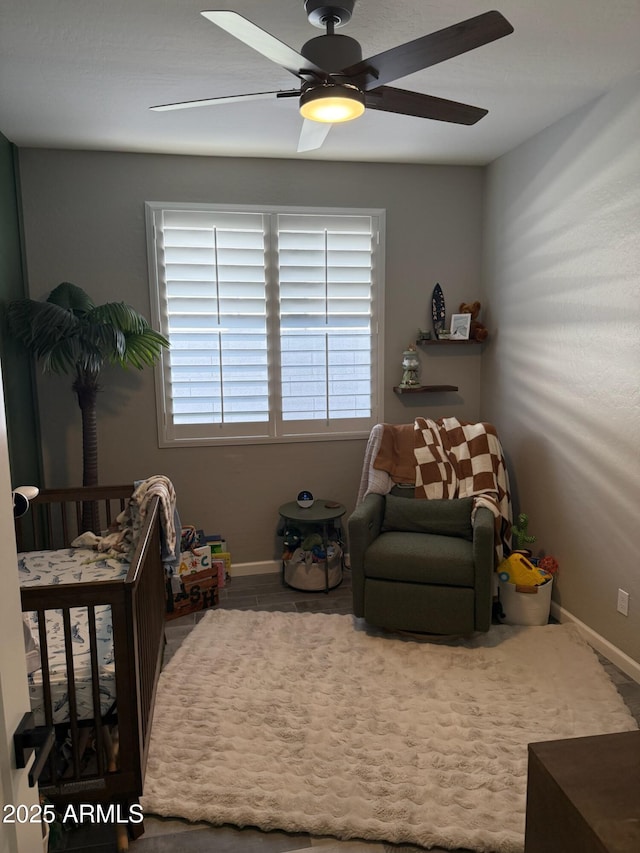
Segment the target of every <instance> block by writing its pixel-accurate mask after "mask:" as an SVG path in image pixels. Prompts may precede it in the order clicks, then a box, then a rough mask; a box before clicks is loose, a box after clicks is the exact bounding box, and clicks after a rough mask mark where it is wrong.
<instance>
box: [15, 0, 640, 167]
mask: <svg viewBox="0 0 640 853" xmlns="http://www.w3.org/2000/svg"><path fill="white" fill-rule="evenodd" d="M207 2H208V0H55V2H54V0H2V2H1V3H0V132H2V133H3V134H4V135H5V136H6V137H7V138H8V139H10V140H11V141H12V142H13V143H15V144H16V145H18V146H20V147H25V146H34V147H53V148H84V149H100V150H120V151H122V150H126V151H145V152H166V153H181V154H205V155H221V156H225V155H234V156H261V157H298V158H301V159H303V158H304V159H311V160H318V159H320V160H327V159H328V160H362V161H389V162H412V163H435V162H437V163H469V164H484V163H488V162H491V161H492V160H494V159H495V158H496V157H498V156H500V155H501V154H503V153H505V152H506V151H509V150H510V149H512V148H513V147H515V146H516V145H518V144H519V143H520V142H522V141H523V140H525V139H527V138H529V137H530V136H532V135H533V134H535V133H536V132H538V131H539V130H542V129H543V128H544V127H547V126H548V125H549V124H552V123H553V122H554V121H556V120H557V119H558V118H560V117H562V116H563V115H566V114H568V113H569V112H571V111H573V110H574V109H576V108H577V107H579V106H581V105H583V104H585V103H587V102H588V101H590V100H592V99H594V98H596V97H598V96H599V95H601V94H603V93H604V92H605V91H607V90H608V89H609V88H610V87H611V86H612V85H613V84H614V83H615V82H616V81H617V80H619V79H621V78H623V77H626V76H627V75H629V74H631V73H634V72H637V71H638V69H639V68H640V0H495V2H492V0H357V1H356V7H355V11H354V15H353V19H352V21H351V23H350V24H349V25H348V26H347V27H345V28H344V29H341V30H340V31H339V32H340V33H342V34H344V35H349V36H351V37H352V38H355V39H357V40H358V41H359V42H360V43H361V45H362V49H363V55H364V56H365V57H366V56H371V55H373V54H376V53H379V52H380V51H382V50H386V49H388V48H391V47H394V46H396V45H398V44H401V43H404V42H405V41H410V40H412V39H414V38H417V37H418V36H421V35H424V34H426V33H430V32H433V31H435V30H439V29H442V28H443V27H447V26H450V25H451V24H455V23H457V22H459V21H461V20H464V19H466V18H470V17H472V16H474V15H477V14H480V13H481V12H486V11H489V10H490V9H492V8H495V9H497V10H498V11H500V12H501V13H502V14H503V15H504V16H505V17H506V18H507V19H508V20H509V21H510V22H511V24H512V25H513V27H514V29H515V32H514V33H513V34H512V35H509V36H507V37H505V38H503V39H500V40H498V41H496V42H493V43H491V44H489V45H485V46H484V47H481V48H478V49H477V50H474V51H472V52H469V53H467V54H464V55H462V56H460V57H457V58H455V59H451V60H448V61H447V62H444V63H441V64H440V65H436V66H434V67H432V68H429V69H427V70H425V71H422V72H419V73H417V74H413V75H411V76H410V77H406V78H404V79H403V80H402V81H397V82H394V84H392V85H397V86H398V87H400V88H403V89H411V90H414V91H417V92H424V93H428V94H432V95H437V96H440V97H443V98H450V99H452V100H459V101H463V102H465V103H468V104H473V105H476V106H480V107H484V108H487V109H488V110H489V115H487V116H486V117H485V118H483V119H482V120H481V121H480V122H479V123H478V124H477V125H475V126H473V127H464V126H459V125H450V124H445V123H441V122H434V121H428V120H425V119H420V118H411V117H407V116H402V115H392V114H386V113H381V112H377V111H372V110H369V111H367V112H366V113H365V115H364V116H363V117H362V118H360V119H358V120H356V121H353V122H349V123H347V124H344V125H340V126H334V127H333V129H332V130H331V133H330V134H329V136H328V138H327V141H326V142H325V144H324V145H323V147H322V148H321V149H320V150H319V151H314V152H309V153H305V154H296V147H297V142H298V136H299V132H300V127H301V118H300V116H299V114H298V112H297V102H296V99H295V98H291V99H284V100H279V101H278V100H276V101H249V102H246V103H234V104H225V105H224V106H220V105H217V106H210V107H203V108H199V109H191V110H179V111H177V112H160V113H158V112H151V111H150V110H149V109H148V107H149V106H151V105H154V104H159V103H160V104H162V103H167V102H175V101H183V100H194V99H199V98H209V97H215V96H219V95H236V94H241V93H245V92H259V91H265V90H278V89H291V88H296V86H297V82H296V79H295V78H294V77H293V76H292V75H291V74H289V73H288V72H287V71H285V70H283V69H281V68H279V66H277V65H274V64H273V63H271V62H270V61H269V60H267V59H265V58H264V57H262V56H261V55H259V54H257V53H255V52H254V51H253V50H251V49H250V48H248V47H246V46H244V45H243V44H241V43H240V42H238V41H237V40H236V39H234V38H233V37H231V36H230V35H228V34H226V33H225V32H223V31H222V30H220V29H219V28H218V27H216V26H214V25H213V24H211V23H210V22H209V21H207V20H206V19H205V18H203V17H202V16H201V15H200V14H199V13H200V10H201V9H203V8H206V9H231V10H233V11H236V12H239V13H240V14H242V15H244V16H245V17H247V18H249V19H250V20H252V21H253V22H254V23H256V24H257V25H258V26H260V27H262V28H263V29H266V30H268V31H269V32H271V33H273V34H274V35H275V36H277V38H279V39H280V40H281V41H284V42H286V43H287V44H288V45H290V46H291V47H293V48H295V49H296V50H300V48H301V47H302V45H303V43H304V42H305V41H307V40H308V39H310V38H313V37H314V36H318V35H320V34H321V30H319V29H317V28H315V27H312V26H311V25H310V24H309V22H308V21H307V18H306V14H305V12H304V9H303V2H302V0H227V2H219V0H211V3H210V5H207ZM639 82H640V81H639Z"/></svg>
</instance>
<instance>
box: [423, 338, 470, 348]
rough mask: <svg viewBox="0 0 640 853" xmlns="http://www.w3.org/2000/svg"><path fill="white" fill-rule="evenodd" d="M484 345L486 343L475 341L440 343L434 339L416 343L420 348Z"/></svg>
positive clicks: (445, 341)
mask: <svg viewBox="0 0 640 853" xmlns="http://www.w3.org/2000/svg"><path fill="white" fill-rule="evenodd" d="M483 343H484V341H474V340H469V341H447V340H444V341H439V340H437V339H435V338H432V339H431V340H426V341H421V340H417V341H416V344H417V345H418V346H421V347H459V346H469V345H473V344H475V345H476V346H477V345H478V344H483Z"/></svg>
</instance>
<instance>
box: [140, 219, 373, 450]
mask: <svg viewBox="0 0 640 853" xmlns="http://www.w3.org/2000/svg"><path fill="white" fill-rule="evenodd" d="M172 210H173V211H195V212H198V211H204V212H214V213H215V212H219V213H257V214H261V215H264V216H265V217H267V233H268V236H267V240H268V241H270V246H271V247H273V245H274V243H275V241H274V237H273V233H272V231H273V227H274V226H273V223H274V222H275V221H276V217H277V216H278V215H283V214H302V215H311V216H327V217H331V216H334V217H335V216H345V217H346V216H367V217H371V219H372V223H373V230H374V236H373V249H372V255H373V263H372V270H371V276H372V282H371V314H372V318H371V377H370V381H371V399H372V406H371V413H370V416H369V417H368V418H358V419H335V418H333V419H330V420H327V421H322V420H309V421H305V422H302V423H301V424H300V427H301V428H300V430H299V431H290V432H288V433H287V434H281V430H282V429H283V421H282V405H281V400H280V393H279V377H280V353H279V346H273V347H272V343H273V341H274V340H275V341H277V340H278V330H279V318H278V308H277V293H276V291H277V281H278V275H277V270H276V264H275V262H274V258H273V253H272V252H271V251H270V250H269V246H268V247H267V256H266V258H265V266H266V268H267V270H268V273H267V275H270V276H272V278H273V282H272V283H271V284H267V299H268V308H267V327H268V336H269V339H270V340H269V356H268V360H269V366H268V370H269V386H270V390H269V410H270V415H272V416H271V417H270V418H269V422H268V423H266V424H242V423H241V424H234V425H229V424H223V425H219V424H212V423H207V424H198V425H193V424H192V425H189V427H188V428H187V427H180V426H179V425H178V426H176V425H174V423H173V417H172V414H171V412H172V401H171V397H170V394H169V392H168V389H169V387H170V382H171V373H170V362H169V354H168V352H167V351H166V350H163V353H162V356H161V358H160V359H159V361H158V363H157V365H156V368H155V388H156V411H157V423H158V443H159V446H160V447H179V446H185V447H192V446H210V445H234V444H269V443H287V442H304V441H318V440H323V441H324V440H346V439H354V438H364V437H367V436H368V435H369V433H370V431H371V428H372V427H373V426H374V425H375V424H376V423H380V422H382V421H383V420H384V412H383V400H384V395H383V365H384V272H385V252H384V249H385V211H384V209H381V208H333V207H332V208H324V207H291V206H280V205H278V206H271V205H223V204H203V203H183V202H146V203H145V219H146V233H147V254H148V267H149V288H150V300H151V317H152V323H153V326H154V328H156V329H158V330H159V331H161V332H162V333H163V334H164V335H165V336H167V337H168V312H167V300H166V296H165V292H164V286H163V283H162V282H163V277H162V273H161V267H162V261H161V256H162V250H161V247H160V246H158V245H157V239H156V236H157V230H158V229H157V223H158V222H160V221H161V218H162V215H163V213H164V212H165V211H172ZM274 270H275V272H274ZM274 305H275V309H274ZM274 315H275V316H274ZM274 323H275V326H274ZM296 423H297V422H296ZM263 427H264V429H262V428H263ZM231 430H233V431H234V434H230V431H231Z"/></svg>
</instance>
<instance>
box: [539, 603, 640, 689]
mask: <svg viewBox="0 0 640 853" xmlns="http://www.w3.org/2000/svg"><path fill="white" fill-rule="evenodd" d="M551 615H552V616H553V617H554V618H555V619H557V620H558V622H561V623H562V622H573V624H574V625H576V626H577V628H578V630H579V631H580V633H581V634H582V636H583V637H584V639H585V640H586V641H587V643H589V645H590V646H593V648H594V649H596V651H598V652H600V654H602V655H604V656H605V657H606V658H607V660H610V661H611V663H613V664H615V665H616V666H617V667H618V669H621V670H622V672H624V673H625V674H626V675H628V676H629V678H632V679H633V680H634V681H636V682H637V683H638V684H640V663H638V661H635V660H634V659H633V658H630V657H629V655H627V654H625V653H624V652H623V651H621V650H620V649H619V648H618V647H617V646H614V645H613V643H610V642H609V640H605V638H604V637H602V636H601V635H600V634H598V633H596V631H594V630H593V628H590V627H589V626H588V625H585V623H584V622H581V621H580V619H578V618H577V617H575V616H574V615H573V614H572V613H570V612H569V611H568V610H565V609H564V607H560V605H559V604H556V602H555V601H552V602H551Z"/></svg>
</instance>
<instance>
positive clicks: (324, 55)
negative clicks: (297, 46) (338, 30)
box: [300, 35, 362, 73]
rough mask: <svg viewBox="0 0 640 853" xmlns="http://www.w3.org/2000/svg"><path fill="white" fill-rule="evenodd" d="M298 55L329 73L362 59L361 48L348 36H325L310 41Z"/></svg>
mask: <svg viewBox="0 0 640 853" xmlns="http://www.w3.org/2000/svg"><path fill="white" fill-rule="evenodd" d="M300 53H301V54H302V55H303V56H304V57H305V59H308V60H310V61H311V62H313V63H314V64H315V65H318V66H320V68H324V69H325V71H328V72H329V73H335V72H338V71H341V70H342V69H343V68H349V66H350V65H355V64H356V62H360V60H361V59H362V48H361V47H360V45H359V44H358V42H357V41H356V40H355V39H352V38H351V37H350V36H340V35H326V36H317V37H316V38H313V39H310V40H309V41H308V42H307V43H306V44H305V45H303V47H302V49H301V51H300Z"/></svg>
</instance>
